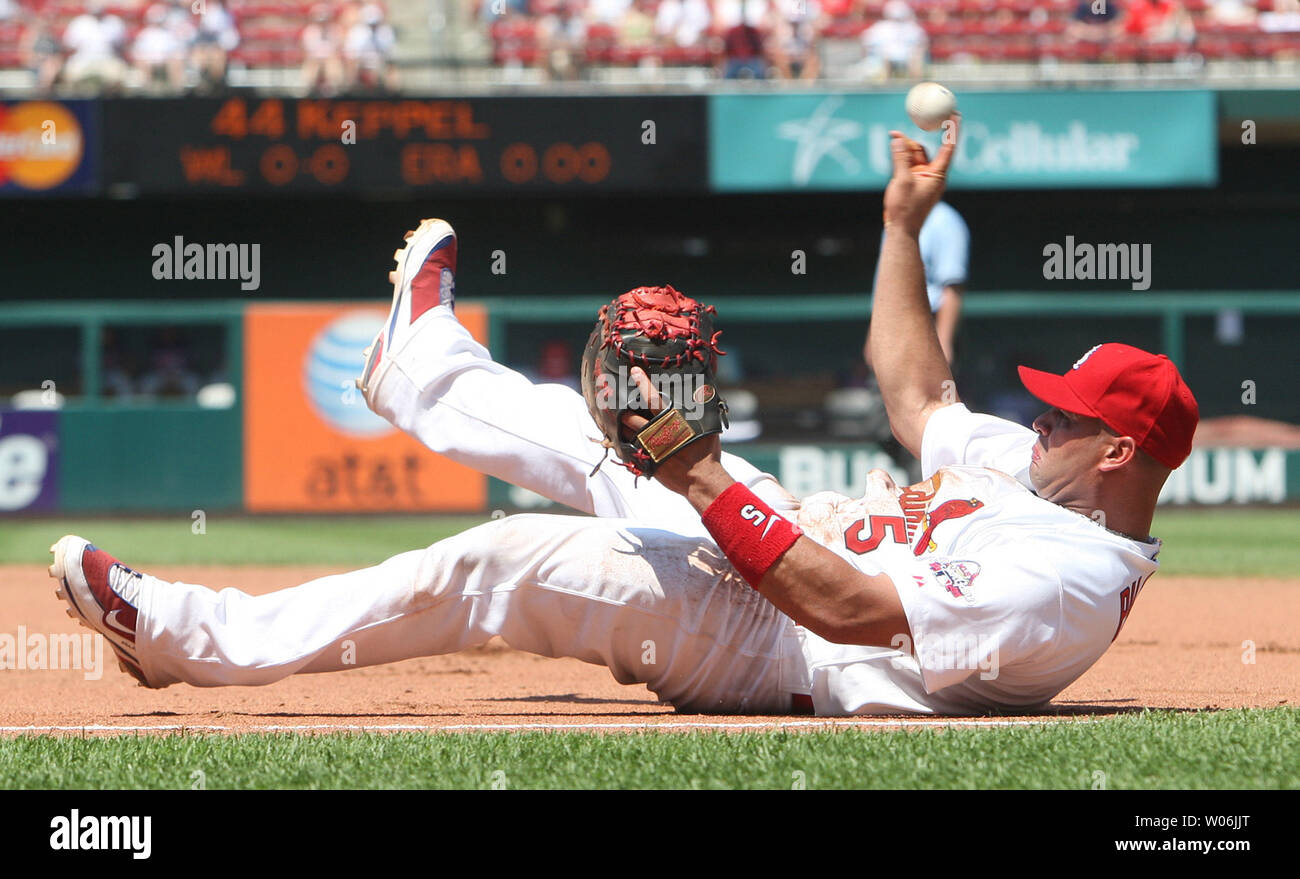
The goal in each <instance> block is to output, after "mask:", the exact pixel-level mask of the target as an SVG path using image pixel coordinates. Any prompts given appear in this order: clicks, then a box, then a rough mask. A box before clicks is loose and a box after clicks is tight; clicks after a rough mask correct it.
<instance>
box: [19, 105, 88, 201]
mask: <svg viewBox="0 0 1300 879" xmlns="http://www.w3.org/2000/svg"><path fill="white" fill-rule="evenodd" d="M96 112H97V111H96V109H95V104H94V103H93V102H91V101H24V102H8V101H6V102H0V195H41V194H44V193H67V192H83V191H90V190H94V189H95V188H96V187H97V186H98V184H99V181H98V173H97V171H98V169H97V165H98V158H97V153H98V148H97V145H96V144H97V141H96V137H95V135H96V131H97V125H96V123H95V114H96Z"/></svg>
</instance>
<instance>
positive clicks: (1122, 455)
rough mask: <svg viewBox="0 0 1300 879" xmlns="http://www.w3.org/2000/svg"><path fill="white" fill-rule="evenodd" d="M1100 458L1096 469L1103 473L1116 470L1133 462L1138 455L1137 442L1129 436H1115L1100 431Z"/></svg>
mask: <svg viewBox="0 0 1300 879" xmlns="http://www.w3.org/2000/svg"><path fill="white" fill-rule="evenodd" d="M1101 436H1102V458H1101V463H1100V464H1099V465H1098V467H1099V468H1100V469H1101V470H1102V471H1103V472H1109V471H1112V470H1118V469H1120V468H1121V467H1125V466H1127V465H1129V464H1130V463H1132V462H1133V459H1134V457H1135V456H1136V455H1137V453H1138V447H1137V442H1136V441H1135V440H1134V439H1133V437H1131V436H1116V435H1115V434H1112V433H1110V432H1109V431H1104V430H1103V431H1102V434H1101Z"/></svg>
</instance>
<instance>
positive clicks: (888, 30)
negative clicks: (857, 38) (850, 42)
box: [862, 0, 930, 79]
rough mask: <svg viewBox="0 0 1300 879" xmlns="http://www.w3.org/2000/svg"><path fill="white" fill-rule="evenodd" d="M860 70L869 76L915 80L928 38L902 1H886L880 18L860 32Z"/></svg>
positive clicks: (923, 65)
mask: <svg viewBox="0 0 1300 879" xmlns="http://www.w3.org/2000/svg"><path fill="white" fill-rule="evenodd" d="M862 48H863V50H864V52H865V57H864V58H863V60H862V72H863V73H864V74H865V75H866V76H867V77H868V78H872V79H888V78H890V77H904V78H911V79H918V78H919V77H920V76H921V73H922V71H923V70H924V68H925V58H926V54H927V53H928V52H929V49H930V38H929V37H928V36H927V35H926V33H925V29H924V28H923V27H921V25H919V24H918V23H917V21H916V13H914V12H913V11H912V7H910V6H908V5H907V2H906V0H889V2H887V3H886V4H885V8H884V15H883V17H882V18H881V19H880V21H878V22H876V23H875V24H873V25H872V26H871V27H869V28H867V29H866V30H865V31H863V32H862Z"/></svg>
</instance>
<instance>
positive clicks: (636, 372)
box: [622, 366, 735, 499]
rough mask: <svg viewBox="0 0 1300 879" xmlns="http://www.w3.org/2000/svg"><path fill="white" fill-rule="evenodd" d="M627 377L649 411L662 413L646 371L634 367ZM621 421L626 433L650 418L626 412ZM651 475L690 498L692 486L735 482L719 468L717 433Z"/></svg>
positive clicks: (639, 426) (692, 444)
mask: <svg viewBox="0 0 1300 879" xmlns="http://www.w3.org/2000/svg"><path fill="white" fill-rule="evenodd" d="M630 377H631V379H632V381H634V382H636V386H637V390H638V391H639V392H640V394H641V399H643V400H645V401H647V403H648V404H649V408H650V412H651V414H654V415H658V414H659V413H660V412H662V411H663V409H664V402H663V400H662V399H661V398H660V396H659V391H658V390H657V389H656V388H655V386H654V384H653V383H652V382H651V381H650V377H649V376H648V375H646V373H645V370H643V369H642V368H641V367H639V366H635V367H633V368H632V371H631V373H630ZM622 423H623V427H624V429H625V430H627V431H628V433H629V434H635V433H637V432H638V431H640V430H641V428H643V427H645V426H646V425H647V424H649V423H650V420H649V419H648V418H644V417H642V416H640V415H637V414H635V413H633V412H627V413H624V415H623V422H622ZM654 478H655V479H657V480H659V482H660V483H662V484H663V485H664V487H666V488H669V489H672V490H673V491H675V492H677V493H678V494H681V495H685V496H686V497H687V498H688V499H690V498H691V493H692V489H707V488H716V487H717V486H718V485H721V487H722V488H725V487H726V486H727V485H729V484H730V483H731V482H734V481H735V480H733V479H732V478H731V477H730V476H727V475H726V471H725V470H724V469H723V468H722V439H721V434H716V433H715V434H710V435H709V436H704V437H700V438H699V439H697V440H696V441H695V442H693V443H690V444H689V445H687V446H685V447H684V448H682V449H681V450H680V451H678V452H675V453H674V454H672V455H671V456H669V457H668V458H665V459H664V460H663V461H661V462H660V464H659V466H658V468H656V469H655V472H654ZM720 490H721V489H718V491H720ZM716 494H717V491H715V492H714V496H716Z"/></svg>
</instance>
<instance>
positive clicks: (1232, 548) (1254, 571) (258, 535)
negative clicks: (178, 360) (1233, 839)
mask: <svg viewBox="0 0 1300 879" xmlns="http://www.w3.org/2000/svg"><path fill="white" fill-rule="evenodd" d="M485 521H487V517H486V516H455V517H441V516H345V517H326V516H321V517H307V516H262V517H253V516H237V515H231V516H229V517H226V516H222V515H218V514H214V515H212V516H210V517H208V520H207V523H206V526H207V530H206V533H205V534H194V533H192V531H191V521H190V517H189V516H188V515H185V514H177V515H176V516H174V517H171V518H147V519H133V518H121V517H117V518H49V519H27V520H16V521H13V520H6V521H3V522H2V523H0V563H5V562H33V563H45V562H47V561H48V560H49V553H48V552H47V551H46V550H47V548H48V547H49V545H50V544H51V543H53V542H54V541H55V540H57V539H58V538H59V537H60V536H62V535H64V534H69V533H72V534H80V535H81V536H82V537H85V538H87V539H89V540H93V541H94V542H96V543H97V544H99V545H100V546H102V547H104V548H105V549H107V550H109V551H110V552H112V553H113V554H114V555H116V556H118V557H119V558H121V559H123V560H125V561H127V562H129V563H131V564H135V565H139V566H142V567H143V566H147V565H158V564H234V565H241V564H246V565H267V564H286V565H287V564H294V565H297V564H322V565H340V566H357V567H361V566H364V565H372V564H375V563H376V562H379V561H382V560H383V559H385V558H388V557H389V556H391V555H394V554H396V553H399V552H404V551H406V550H410V549H418V548H420V547H423V546H427V545H429V544H430V543H433V542H434V541H437V540H441V539H442V538H444V537H447V536H450V535H452V534H455V533H457V532H459V531H462V530H463V529H465V528H468V527H471V526H473V525H478V524H481V523H483V522H485ZM1154 531H1155V533H1156V534H1157V535H1159V536H1160V537H1161V538H1163V539H1164V541H1165V548H1164V550H1163V552H1161V554H1160V562H1161V570H1162V571H1163V572H1164V573H1165V574H1201V575H1205V576H1272V577H1289V578H1293V577H1296V576H1297V572H1298V571H1300V541H1298V540H1296V539H1295V536H1296V534H1300V510H1296V509H1279V510H1267V509H1246V510H1238V509H1230V508H1223V509H1214V510H1164V509H1162V510H1160V511H1159V512H1158V513H1157V514H1156V521H1155V525H1154Z"/></svg>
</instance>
